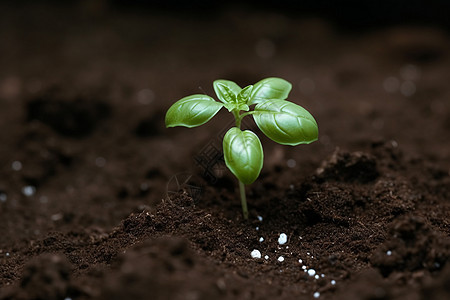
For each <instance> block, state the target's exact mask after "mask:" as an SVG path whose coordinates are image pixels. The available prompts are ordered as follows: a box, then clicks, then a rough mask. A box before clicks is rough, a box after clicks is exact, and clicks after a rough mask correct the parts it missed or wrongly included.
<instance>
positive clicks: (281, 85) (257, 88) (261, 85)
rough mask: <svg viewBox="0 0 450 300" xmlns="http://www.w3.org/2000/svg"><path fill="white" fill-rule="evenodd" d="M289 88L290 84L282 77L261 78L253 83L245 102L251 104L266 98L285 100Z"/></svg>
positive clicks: (290, 87)
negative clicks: (247, 99)
mask: <svg viewBox="0 0 450 300" xmlns="http://www.w3.org/2000/svg"><path fill="white" fill-rule="evenodd" d="M291 89H292V84H290V83H289V82H288V81H286V80H284V79H281V78H276V77H270V78H266V79H263V80H261V81H259V82H258V83H256V84H255V85H253V90H252V93H251V95H250V99H249V101H248V103H247V104H248V105H252V104H256V103H260V102H262V101H264V100H268V99H280V100H285V99H286V98H287V97H288V95H289V92H290V91H291Z"/></svg>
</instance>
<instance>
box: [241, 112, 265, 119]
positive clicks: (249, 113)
mask: <svg viewBox="0 0 450 300" xmlns="http://www.w3.org/2000/svg"><path fill="white" fill-rule="evenodd" d="M260 113H261V112H260V111H254V110H252V111H248V112H246V113H243V114H242V115H239V118H240V119H241V120H242V119H243V118H244V117H245V116H248V115H254V114H260Z"/></svg>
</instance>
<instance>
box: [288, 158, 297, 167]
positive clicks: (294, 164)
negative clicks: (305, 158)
mask: <svg viewBox="0 0 450 300" xmlns="http://www.w3.org/2000/svg"><path fill="white" fill-rule="evenodd" d="M286 164H287V166H288V167H289V168H294V167H295V166H296V165H297V162H296V161H295V160H293V159H292V158H291V159H288V160H287V162H286Z"/></svg>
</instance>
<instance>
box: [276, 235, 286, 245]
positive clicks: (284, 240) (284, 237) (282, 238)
mask: <svg viewBox="0 0 450 300" xmlns="http://www.w3.org/2000/svg"><path fill="white" fill-rule="evenodd" d="M286 243H287V235H286V234H285V233H282V234H280V237H279V238H278V244H280V245H284V244H286Z"/></svg>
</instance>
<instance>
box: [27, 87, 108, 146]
mask: <svg viewBox="0 0 450 300" xmlns="http://www.w3.org/2000/svg"><path fill="white" fill-rule="evenodd" d="M110 113H111V108H110V106H109V105H107V104H106V103H103V102H101V101H97V100H86V99H82V98H78V97H76V98H73V99H68V100H66V99H62V98H56V97H54V96H53V95H47V96H42V97H39V98H36V99H34V100H32V101H30V102H29V103H28V104H27V120H28V121H32V120H38V121H41V122H42V123H44V124H46V125H48V126H50V127H51V128H52V129H53V130H54V131H56V132H57V133H59V134H61V135H64V136H69V137H77V138H79V137H84V136H87V135H89V134H90V133H92V132H93V131H94V130H95V128H96V127H97V125H98V123H99V122H100V121H101V120H102V119H105V118H106V117H108V116H109V115H110Z"/></svg>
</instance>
